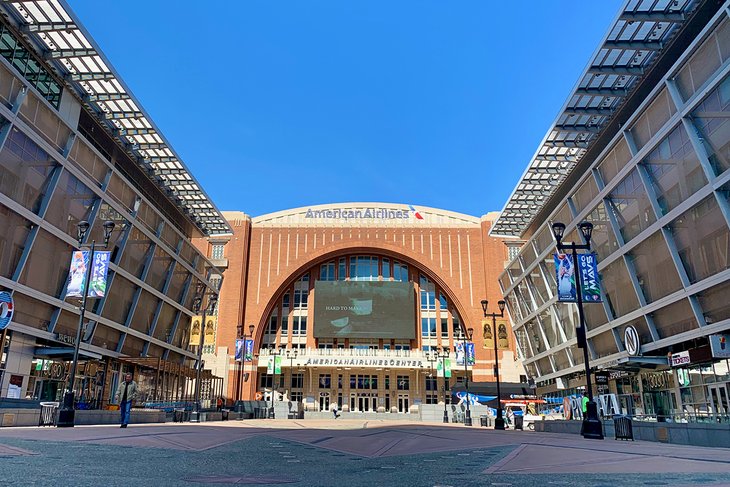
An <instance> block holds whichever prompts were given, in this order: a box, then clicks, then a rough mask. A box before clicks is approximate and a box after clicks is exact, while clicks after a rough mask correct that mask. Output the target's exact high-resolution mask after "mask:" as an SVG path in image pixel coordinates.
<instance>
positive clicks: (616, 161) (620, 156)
mask: <svg viewBox="0 0 730 487" xmlns="http://www.w3.org/2000/svg"><path fill="white" fill-rule="evenodd" d="M630 160H631V152H629V146H628V145H627V144H626V141H625V140H624V139H623V138H622V139H619V141H618V142H617V143H616V146H615V147H614V148H613V150H611V152H609V153H608V154H607V155H606V158H605V159H603V161H601V163H600V164H599V165H598V172H599V173H600V174H601V179H603V183H604V184H608V183H610V182H611V180H612V179H613V178H614V177H615V176H616V174H618V172H619V171H620V170H621V169H623V167H624V166H625V165H626V163H627V162H629V161H630ZM563 223H567V222H563Z"/></svg>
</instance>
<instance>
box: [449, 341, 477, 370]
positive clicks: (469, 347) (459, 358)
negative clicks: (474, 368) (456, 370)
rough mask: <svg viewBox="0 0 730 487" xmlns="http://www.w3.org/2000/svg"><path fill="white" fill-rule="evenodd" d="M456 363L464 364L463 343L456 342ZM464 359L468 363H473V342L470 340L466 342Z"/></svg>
mask: <svg viewBox="0 0 730 487" xmlns="http://www.w3.org/2000/svg"><path fill="white" fill-rule="evenodd" d="M454 348H455V350H456V365H464V343H463V342H456V344H455V347H454ZM466 360H467V364H468V365H474V361H475V356H474V344H473V343H472V342H467V343H466Z"/></svg>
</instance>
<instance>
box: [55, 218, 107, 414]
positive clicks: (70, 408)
mask: <svg viewBox="0 0 730 487" xmlns="http://www.w3.org/2000/svg"><path fill="white" fill-rule="evenodd" d="M114 226H115V225H114V222H112V221H108V220H107V221H105V222H104V223H103V225H102V227H103V228H104V248H106V247H107V246H108V245H109V238H110V237H111V235H112V231H113V230H114ZM89 228H91V225H90V224H89V222H87V221H86V220H82V221H80V222H79V223H78V225H77V231H76V239H77V240H78V243H79V248H89V260H88V262H87V263H86V278H85V279H84V282H83V286H82V289H81V309H80V313H79V326H78V328H77V329H76V341H75V342H74V353H73V359H72V360H71V372H70V374H69V378H68V387H67V388H66V392H64V394H63V407H62V408H61V410H60V411H59V412H58V422H57V423H56V425H57V426H59V427H73V425H74V418H75V415H76V411H75V410H74V382H75V379H76V368H77V366H78V361H79V346H80V345H81V332H82V329H83V327H84V314H85V312H86V298H87V297H88V296H87V295H88V294H89V285H90V283H91V272H92V270H93V268H94V252H95V251H96V240H92V241H91V244H85V243H83V242H84V240H85V239H86V234H87V233H88V231H89ZM104 278H105V279H106V276H104Z"/></svg>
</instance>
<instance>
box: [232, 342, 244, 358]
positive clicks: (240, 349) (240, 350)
mask: <svg viewBox="0 0 730 487" xmlns="http://www.w3.org/2000/svg"><path fill="white" fill-rule="evenodd" d="M234 358H235V360H236V362H240V361H241V360H243V340H241V339H237V340H236V354H235V356H234Z"/></svg>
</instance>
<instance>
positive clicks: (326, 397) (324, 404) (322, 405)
mask: <svg viewBox="0 0 730 487" xmlns="http://www.w3.org/2000/svg"><path fill="white" fill-rule="evenodd" d="M329 409H330V393H329V392H320V393H319V410H320V411H329Z"/></svg>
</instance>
